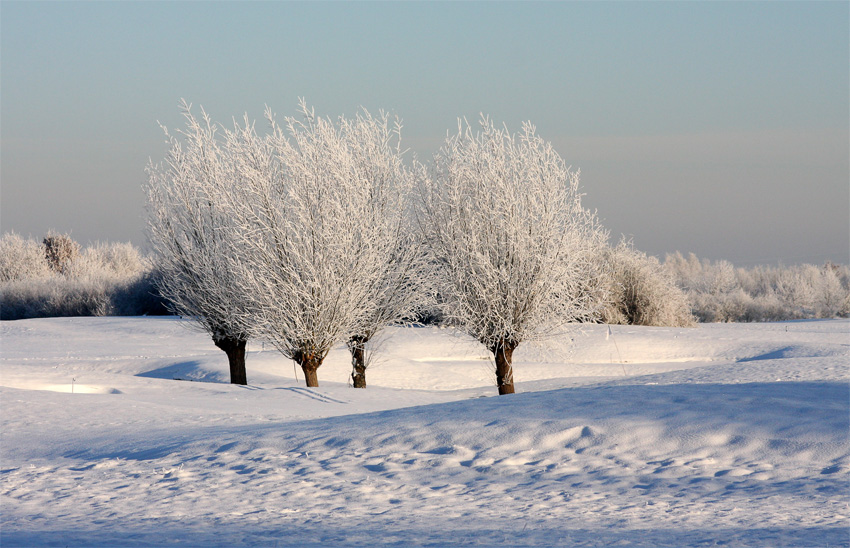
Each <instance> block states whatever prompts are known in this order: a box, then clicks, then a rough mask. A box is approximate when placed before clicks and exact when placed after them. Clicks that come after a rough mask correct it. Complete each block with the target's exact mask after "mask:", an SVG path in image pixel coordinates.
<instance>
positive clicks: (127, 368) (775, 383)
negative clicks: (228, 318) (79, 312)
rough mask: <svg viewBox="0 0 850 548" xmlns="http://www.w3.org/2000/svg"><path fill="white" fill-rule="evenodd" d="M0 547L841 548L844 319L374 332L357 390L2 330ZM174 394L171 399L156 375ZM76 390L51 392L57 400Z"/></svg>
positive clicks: (173, 342) (256, 348) (135, 338)
mask: <svg viewBox="0 0 850 548" xmlns="http://www.w3.org/2000/svg"><path fill="white" fill-rule="evenodd" d="M0 334H2V353H0V405H2V445H1V446H0V458H2V466H0V472H1V473H2V484H0V493H2V495H1V496H2V499H0V501H2V532H0V534H2V537H0V542H2V546H3V547H4V548H6V547H11V546H69V547H73V546H181V547H182V546H375V545H384V546H449V545H451V546H457V545H485V546H490V545H502V546H580V547H581V546H652V547H660V546H718V545H730V546H740V547H746V546H759V547H766V546H817V547H825V546H830V547H835V546H850V533H848V525H850V519H848V518H850V504H849V503H850V497H848V493H849V492H850V490H848V487H850V439H848V438H850V434H848V431H850V390H849V389H848V388H849V386H850V385H848V380H850V372H848V363H850V360H848V357H850V321H848V320H830V321H801V322H785V323H767V324H707V325H700V326H699V327H696V328H683V329H671V328H646V327H633V326H612V327H611V328H610V333H609V330H608V328H607V327H606V326H584V327H582V328H580V329H576V330H575V331H573V332H571V333H569V334H568V335H565V336H564V338H563V339H562V340H560V341H557V342H556V343H553V344H550V345H548V346H543V347H532V346H521V347H520V348H519V349H518V350H517V351H516V353H515V377H516V380H517V391H518V393H517V394H515V395H512V396H495V394H496V388H495V387H494V386H493V373H492V369H491V367H492V366H491V365H490V362H489V360H488V359H487V356H486V353H485V351H484V350H483V348H482V347H480V346H479V345H477V344H476V343H475V342H474V341H471V340H467V339H464V338H462V337H460V336H458V335H457V334H456V333H454V332H453V331H452V330H450V329H436V328H404V329H394V330H391V331H390V332H389V333H388V334H387V335H386V336H385V337H384V340H383V342H382V347H381V349H380V350H381V351H380V352H379V353H377V354H376V355H375V364H374V365H373V367H372V368H371V369H370V370H369V372H368V375H367V380H368V383H369V388H367V389H365V390H357V389H353V388H349V387H348V386H347V379H348V375H349V368H350V359H349V357H348V355H347V351H346V350H345V348H338V349H335V350H334V351H333V352H332V353H331V354H330V355H329V357H328V359H327V361H326V363H325V364H324V365H323V366H322V367H321V368H320V369H319V380H320V383H321V387H320V388H318V389H307V388H304V387H303V386H302V383H303V378H301V377H300V371H298V374H299V380H298V381H297V380H296V378H295V373H296V372H295V370H294V368H293V366H292V362H291V361H288V360H285V359H284V358H282V357H281V356H280V355H279V354H278V353H276V352H275V351H273V350H272V349H271V348H270V347H269V346H268V345H266V347H265V349H264V348H263V345H262V344H261V343H252V344H250V345H249V350H250V353H249V355H248V380H249V383H250V385H249V386H234V385H230V384H228V383H227V381H228V371H227V361H226V358H225V356H224V353H223V352H221V351H219V350H218V349H217V348H215V347H214V346H213V345H212V343H211V341H209V340H208V339H207V336H206V335H204V334H201V333H197V332H195V331H191V330H189V329H186V322H185V321H183V320H180V319H177V318H52V319H37V320H21V321H15V322H3V323H2V324H0ZM176 379H181V380H176ZM72 391H73V392H72Z"/></svg>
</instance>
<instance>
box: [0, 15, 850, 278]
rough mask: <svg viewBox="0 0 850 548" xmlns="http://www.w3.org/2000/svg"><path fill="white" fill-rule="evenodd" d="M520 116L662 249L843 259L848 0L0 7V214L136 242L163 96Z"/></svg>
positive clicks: (419, 135) (849, 142) (232, 113)
mask: <svg viewBox="0 0 850 548" xmlns="http://www.w3.org/2000/svg"><path fill="white" fill-rule="evenodd" d="M299 97H304V98H305V99H306V100H307V102H308V103H309V104H311V105H312V106H314V107H315V109H316V112H317V113H318V114H320V115H325V116H332V117H335V116H338V115H352V114H354V113H355V112H356V110H357V108H358V107H360V106H363V107H365V108H367V109H368V110H370V111H377V110H379V109H384V110H388V111H390V112H392V113H394V114H396V115H398V116H399V117H400V118H402V119H403V121H404V129H403V142H404V144H405V146H407V147H408V148H409V149H410V152H409V153H408V157H412V155H413V154H416V155H417V157H418V158H419V159H420V160H427V159H428V158H429V157H430V156H431V154H433V152H434V151H436V150H437V149H438V148H439V146H440V144H441V143H442V141H443V139H444V138H445V136H446V134H447V131H456V129H457V120H458V118H459V117H466V118H467V119H469V120H470V121H474V120H477V119H478V117H479V113H482V112H483V113H486V114H488V115H489V116H490V117H491V118H492V119H494V120H495V121H496V122H497V123H504V124H506V125H507V126H508V128H509V129H511V130H519V129H520V126H521V123H522V122H523V121H525V120H530V121H532V122H533V123H534V124H535V125H536V126H537V130H538V133H539V134H540V135H541V136H542V137H543V138H545V139H547V140H549V141H551V142H552V143H553V144H554V145H555V148H556V149H557V150H558V152H559V153H560V154H561V156H562V157H563V158H564V159H565V161H566V162H567V163H568V164H570V165H572V166H573V167H574V168H577V169H581V181H582V190H583V192H584V194H585V196H584V204H585V205H586V206H587V207H590V208H592V209H596V210H597V212H598V215H599V216H600V218H601V219H602V222H603V224H604V225H605V226H606V227H607V228H608V230H609V231H610V232H611V238H612V241H615V242H616V240H618V239H619V238H620V237H621V236H622V235H625V236H626V237H628V238H631V239H632V241H633V243H634V245H635V247H636V248H638V249H640V250H642V251H645V252H647V253H649V254H652V255H656V256H659V257H663V256H664V255H665V254H666V253H669V252H674V251H680V252H682V253H685V254H687V253H689V252H693V253H695V254H697V255H698V256H699V257H703V258H708V259H712V260H718V259H725V260H729V261H731V262H733V263H734V264H736V265H740V266H751V265H755V264H777V263H783V264H795V263H802V262H809V263H816V264H817V263H823V262H825V261H827V260H831V261H834V262H841V263H845V264H846V263H848V262H850V3H848V2H588V3H584V2H545V3H544V2H541V3H536V2H521V3H514V2H451V3H443V2H343V3H337V2H321V3H298V2H233V3H231V2H73V1H67V2H29V1H28V2H15V1H9V0H2V2H0V230H2V232H4V233H5V232H9V231H15V232H18V233H19V234H22V235H24V236H27V235H31V236H32V237H35V238H41V237H42V236H43V235H44V234H45V233H46V232H47V231H48V230H50V229H53V230H57V231H60V232H70V233H71V235H72V236H73V237H74V238H75V239H76V240H78V241H80V242H81V243H84V244H85V243H91V242H95V241H132V242H133V243H134V244H137V245H139V246H142V247H144V246H145V245H146V241H145V235H144V226H145V210H144V201H145V200H144V194H143V192H142V190H141V187H142V184H143V183H144V181H145V178H146V175H145V166H146V165H147V163H148V161H149V160H153V161H159V160H161V159H162V158H163V157H164V156H165V153H166V144H165V140H164V137H163V133H162V129H161V128H160V126H159V123H162V124H164V125H166V126H167V127H169V128H171V129H176V128H179V127H180V126H181V125H182V121H181V117H180V112H179V110H178V103H179V101H180V100H181V99H183V98H185V99H186V100H187V101H189V102H191V103H193V104H194V105H195V107H196V108H197V107H199V106H203V107H204V108H205V110H206V111H207V112H208V113H209V114H210V115H211V116H212V117H213V119H215V120H216V121H219V122H221V123H223V124H225V125H230V124H231V123H232V119H233V118H234V117H236V118H241V117H242V116H243V115H244V114H246V113H247V115H248V116H249V118H251V119H255V120H257V124H258V127H260V126H262V125H263V124H264V122H263V119H262V118H263V111H264V108H265V106H266V105H268V106H269V107H270V108H271V109H272V110H273V111H274V112H275V113H277V114H278V115H279V116H284V115H295V114H296V113H297V103H298V98H299Z"/></svg>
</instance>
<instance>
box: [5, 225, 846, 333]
mask: <svg viewBox="0 0 850 548" xmlns="http://www.w3.org/2000/svg"><path fill="white" fill-rule="evenodd" d="M600 260H601V261H604V262H605V263H606V264H607V265H608V269H607V270H608V272H609V273H610V280H609V284H608V286H609V290H608V292H607V293H606V297H605V298H606V299H607V300H608V306H606V307H605V308H604V309H603V312H602V313H601V316H600V317H598V318H588V321H598V322H608V323H622V324H626V323H631V324H641V325H687V324H688V317H687V310H683V308H685V307H684V306H683V304H682V302H681V300H682V294H683V295H684V298H685V299H686V303H687V305H686V306H689V307H690V312H691V313H692V314H693V316H694V317H695V318H696V319H697V320H698V321H700V322H759V321H782V320H796V319H810V318H836V317H848V316H850V267H848V266H847V265H838V264H833V263H827V264H825V265H822V266H815V265H810V264H804V265H792V266H756V267H751V268H736V267H734V266H733V265H732V264H731V263H729V262H727V261H715V262H711V261H708V260H705V259H702V260H701V259H699V258H698V257H696V256H695V255H694V254H692V253H691V254H690V255H688V256H687V257H685V256H683V255H682V254H681V253H678V252H677V253H674V254H671V255H667V257H666V259H665V260H664V262H663V263H659V262H658V261H657V260H655V259H654V258H652V257H648V256H646V255H644V254H643V253H640V252H639V251H636V250H634V249H632V248H631V247H630V246H627V245H624V244H621V245H620V246H617V247H611V248H605V250H603V252H602V253H601V256H600ZM157 278H158V271H157V268H156V265H155V264H154V262H153V260H152V259H151V258H149V257H146V256H145V255H144V254H143V253H142V252H141V251H140V250H139V249H138V248H136V247H135V246H133V245H132V244H130V243H98V244H94V245H91V246H88V247H82V246H80V244H78V243H77V242H75V241H74V240H73V239H71V237H70V236H68V235H66V234H55V233H49V234H48V235H47V236H45V237H44V238H43V239H42V240H41V241H38V240H33V239H28V238H23V237H21V236H19V235H18V234H15V233H7V234H4V235H3V236H2V238H0V319H2V320H17V319H24V318H43V317H56V316H140V315H154V314H167V313H168V309H167V303H166V302H165V300H164V299H163V298H162V297H160V296H159V293H158V291H157ZM671 281H672V282H673V284H674V285H675V286H676V287H678V288H679V289H680V290H681V293H679V292H678V291H675V290H674V289H673V288H671V284H670V282H671ZM418 319H419V320H420V321H422V322H423V323H439V322H440V319H441V315H440V313H439V310H438V309H437V308H436V307H435V309H434V310H432V311H429V312H426V313H423V314H422V316H421V317H420V318H418Z"/></svg>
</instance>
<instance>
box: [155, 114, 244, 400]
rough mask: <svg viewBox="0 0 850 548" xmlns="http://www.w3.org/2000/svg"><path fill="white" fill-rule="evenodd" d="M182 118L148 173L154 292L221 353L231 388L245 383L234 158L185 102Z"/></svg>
mask: <svg viewBox="0 0 850 548" xmlns="http://www.w3.org/2000/svg"><path fill="white" fill-rule="evenodd" d="M182 111H183V115H184V117H185V119H186V129H184V130H182V131H180V134H179V135H180V136H181V137H182V138H179V137H178V136H176V135H169V134H168V131H167V130H166V129H165V128H163V129H164V130H165V132H166V137H167V140H168V144H169V150H168V153H167V155H166V158H165V161H164V163H162V164H153V163H150V164H149V165H148V168H147V172H148V184H147V186H146V192H147V198H148V234H149V239H150V242H151V244H152V247H153V249H154V252H155V254H156V262H157V264H158V266H159V268H160V270H161V274H162V278H161V280H160V284H159V290H160V292H161V294H162V295H163V296H164V297H165V298H166V299H168V300H169V301H170V303H171V307H172V309H173V311H174V312H176V313H178V314H180V315H184V316H188V317H190V318H193V319H194V320H196V321H197V324H198V325H199V326H200V327H201V328H202V329H203V330H205V331H206V332H207V333H209V334H210V336H211V337H212V339H213V342H214V343H215V345H216V346H217V347H219V348H220V349H221V350H223V351H224V352H225V353H226V354H227V358H228V362H229V365H230V382H231V383H234V384H247V374H246V370H245V350H246V344H247V341H248V335H249V334H248V329H247V327H246V326H245V323H244V320H245V318H246V316H247V314H246V306H247V301H246V299H244V298H243V295H242V293H241V292H240V291H241V289H242V285H241V284H238V283H237V280H236V276H237V275H239V274H238V273H237V271H236V270H235V269H233V268H232V265H234V264H235V262H237V261H238V257H234V256H233V254H234V253H236V252H237V251H238V246H236V245H235V244H234V242H233V241H232V239H231V238H232V236H233V231H232V230H229V229H228V227H229V225H230V224H231V222H232V214H233V212H232V211H231V210H228V209H226V207H224V206H225V204H226V202H225V201H224V198H223V197H224V196H225V195H226V194H227V193H229V192H234V191H235V189H234V188H233V187H232V185H233V184H234V166H235V163H234V157H233V154H232V152H231V151H230V150H228V149H227V148H226V147H225V146H224V145H223V143H222V142H221V140H220V139H219V137H218V135H217V132H218V129H217V127H216V126H215V125H214V124H213V123H212V122H211V120H210V118H209V116H208V115H207V114H206V113H205V112H202V115H201V118H200V119H199V118H196V117H195V116H194V115H193V114H192V112H191V105H189V104H187V103H186V102H183V104H182Z"/></svg>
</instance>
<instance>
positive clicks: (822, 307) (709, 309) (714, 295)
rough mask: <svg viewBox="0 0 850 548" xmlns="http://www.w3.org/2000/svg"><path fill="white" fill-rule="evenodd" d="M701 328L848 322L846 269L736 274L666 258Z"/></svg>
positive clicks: (722, 266) (720, 264)
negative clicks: (841, 319) (706, 324)
mask: <svg viewBox="0 0 850 548" xmlns="http://www.w3.org/2000/svg"><path fill="white" fill-rule="evenodd" d="M664 267H665V269H666V270H667V271H668V272H670V274H671V275H672V276H673V278H674V279H675V280H676V281H677V283H678V285H679V287H681V288H682V289H683V290H684V291H685V294H686V295H687V296H688V300H689V302H690V304H691V310H692V312H693V314H694V316H696V317H697V319H698V320H699V321H701V322H768V321H781V320H800V319H810V318H836V317H847V316H850V268H848V266H847V265H838V264H833V263H826V264H825V265H823V266H815V265H811V264H803V265H793V266H755V267H752V268H736V267H734V266H733V265H732V264H731V263H729V262H727V261H716V262H711V261H708V260H705V259H703V260H700V259H699V258H697V257H696V256H695V255H694V254H693V253H691V254H690V255H688V257H687V258H686V257H684V256H682V254H681V253H678V252H677V253H674V254H672V255H667V257H666V260H665V261H664Z"/></svg>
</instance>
